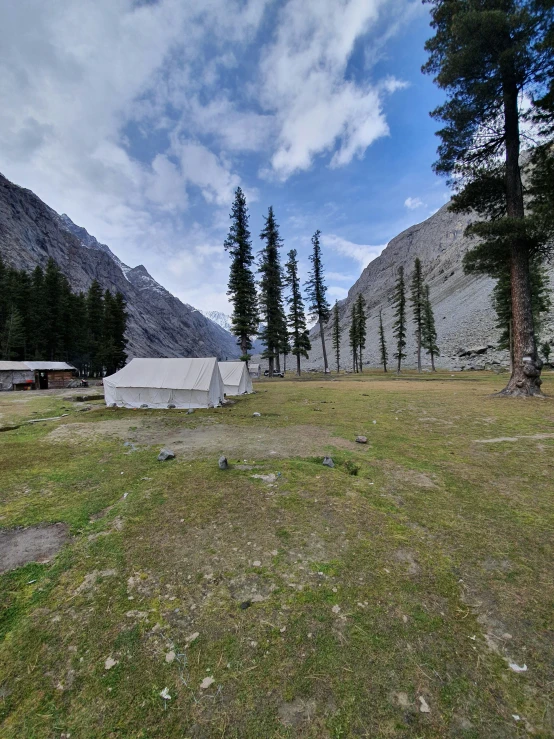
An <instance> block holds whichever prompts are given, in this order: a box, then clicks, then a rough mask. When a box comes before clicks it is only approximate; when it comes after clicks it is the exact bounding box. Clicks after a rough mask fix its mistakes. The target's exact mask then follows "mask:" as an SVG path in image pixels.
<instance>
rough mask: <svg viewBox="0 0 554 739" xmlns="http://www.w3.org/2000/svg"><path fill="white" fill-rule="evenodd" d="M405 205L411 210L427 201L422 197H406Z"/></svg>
mask: <svg viewBox="0 0 554 739" xmlns="http://www.w3.org/2000/svg"><path fill="white" fill-rule="evenodd" d="M404 205H405V206H406V208H408V209H409V210H416V209H417V208H421V207H423V206H425V203H424V202H423V200H421V199H420V198H406V200H405V201H404Z"/></svg>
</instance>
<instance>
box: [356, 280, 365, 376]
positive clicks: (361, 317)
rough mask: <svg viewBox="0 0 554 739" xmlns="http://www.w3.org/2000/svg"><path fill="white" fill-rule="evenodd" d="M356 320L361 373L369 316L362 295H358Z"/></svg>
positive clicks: (361, 370)
mask: <svg viewBox="0 0 554 739" xmlns="http://www.w3.org/2000/svg"><path fill="white" fill-rule="evenodd" d="M356 318H357V324H356V332H357V337H356V338H357V345H358V354H359V357H360V358H359V362H358V365H359V368H360V372H363V360H362V355H363V350H364V349H365V342H366V336H367V323H366V322H367V315H366V312H365V300H364V297H363V295H362V293H359V294H358V297H357V299H356Z"/></svg>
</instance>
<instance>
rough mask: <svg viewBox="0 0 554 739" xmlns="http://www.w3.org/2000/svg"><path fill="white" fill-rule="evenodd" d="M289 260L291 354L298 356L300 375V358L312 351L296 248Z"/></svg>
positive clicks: (287, 273) (306, 356)
mask: <svg viewBox="0 0 554 739" xmlns="http://www.w3.org/2000/svg"><path fill="white" fill-rule="evenodd" d="M287 256H288V258H289V260H288V262H287V263H286V264H285V275H286V276H285V281H286V284H287V286H288V287H289V289H290V295H289V298H288V300H287V303H288V305H289V314H288V324H289V327H290V329H291V331H290V334H291V352H290V353H291V354H294V356H295V357H296V374H297V375H298V376H300V374H301V367H300V358H301V357H305V358H306V359H307V358H308V352H309V351H310V349H311V348H312V347H311V344H310V336H309V332H308V329H307V327H306V316H305V314H304V301H303V300H302V293H301V290H300V280H299V278H298V261H297V258H296V257H297V254H296V249H291V251H289V253H288V255H287Z"/></svg>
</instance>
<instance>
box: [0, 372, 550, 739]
mask: <svg viewBox="0 0 554 739" xmlns="http://www.w3.org/2000/svg"><path fill="white" fill-rule="evenodd" d="M553 379H554V378H552V377H549V376H548V375H546V377H545V383H544V388H545V390H546V392H547V393H549V392H550V393H554V381H553ZM504 380H505V378H502V377H498V376H495V375H490V374H485V373H474V374H471V375H466V374H463V375H461V374H458V375H455V376H453V377H452V376H451V375H449V374H447V373H443V374H439V375H438V376H429V375H425V376H423V377H422V378H418V377H417V376H415V375H406V376H404V377H403V378H401V379H395V378H394V377H392V376H390V377H388V378H384V377H383V376H381V375H379V374H377V373H369V374H365V375H364V376H362V377H359V376H357V377H352V376H348V377H340V378H339V379H338V380H337V381H334V382H332V381H330V380H329V378H323V377H314V376H308V377H306V378H303V379H302V380H301V381H296V380H294V379H290V380H289V379H287V380H285V381H283V380H272V381H261V382H258V383H256V385H255V389H256V390H257V393H256V394H255V395H252V396H249V397H244V398H240V399H238V400H237V402H236V403H235V404H234V405H232V406H229V407H224V408H221V409H214V410H206V411H197V412H196V413H194V414H193V415H188V416H187V415H186V414H184V413H181V412H179V411H124V410H117V411H116V410H113V409H107V408H105V407H104V406H103V405H102V403H93V404H92V405H93V410H90V411H86V412H80V411H78V410H77V405H78V404H72V403H71V402H68V401H64V400H63V398H62V397H61V395H60V396H57V395H49V396H42V397H41V396H40V395H39V394H34V395H32V396H30V397H29V398H25V399H24V398H23V397H20V396H22V395H23V394H17V393H10V394H8V393H5V394H2V395H1V396H0V413H2V418H1V420H2V423H3V424H5V423H8V422H12V423H13V422H18V423H20V422H21V421H24V420H26V419H28V418H32V417H37V413H38V414H40V415H38V417H42V416H50V415H58V414H59V413H61V412H64V413H69V415H68V416H67V417H65V418H63V419H61V420H60V421H54V422H45V423H39V424H33V425H22V426H20V428H18V429H16V430H13V431H8V432H3V433H2V434H0V469H1V470H2V472H1V485H0V525H1V526H2V527H6V528H8V527H12V526H28V525H32V524H37V523H43V522H58V521H61V522H65V523H67V524H68V525H69V526H70V530H71V534H72V538H71V540H70V542H69V543H68V544H66V545H65V546H64V548H63V549H62V550H61V551H60V552H59V554H58V555H57V556H56V557H55V558H54V559H53V560H52V561H51V562H50V563H48V564H32V563H31V564H28V565H27V566H25V567H22V568H20V569H17V570H14V571H12V572H8V573H5V574H4V575H2V576H0V604H1V609H2V610H1V614H2V617H1V621H0V639H1V640H2V641H1V642H0V735H1V736H2V737H3V738H4V737H5V738H6V739H11V738H15V737H17V738H18V739H19V738H21V737H25V738H26V737H32V738H33V739H34V738H35V737H36V738H37V739H39V738H42V737H62V736H65V737H67V736H69V735H71V736H72V737H78V738H79V739H88V738H89V737H90V738H91V739H92V737H94V738H98V737H143V738H147V737H148V738H149V737H237V738H239V737H240V738H241V739H243V738H244V737H253V738H254V737H255V738H256V739H257V738H258V737H318V738H319V737H351V736H352V737H358V736H359V737H429V738H431V737H443V736H445V737H451V736H453V737H458V736H459V737H487V738H489V737H499V738H500V737H502V738H504V737H519V736H527V735H533V736H540V737H548V736H554V717H553V707H552V688H553V685H554V682H553V681H554V674H553V665H554V638H553V637H554V633H553V625H554V624H553V620H554V617H553V613H554V578H553V576H552V573H553V571H554V568H553V560H554V557H553V541H554V537H553V533H554V525H553V521H554V515H553V511H554V505H553V498H554V474H553V473H554V457H553V450H554V401H553V400H552V399H550V398H547V399H546V400H542V401H541V400H535V399H533V400H530V401H521V400H509V399H505V398H495V397H493V396H492V393H493V392H494V391H496V390H500V389H501V388H502V386H503V384H504ZM22 400H25V402H24V403H22V402H21V401H22ZM67 409H68V410H67ZM254 411H259V412H261V413H262V417H261V418H253V417H252V413H253V412H254ZM33 413H34V416H33ZM114 418H117V419H121V418H132V419H136V422H137V424H140V423H147V424H149V425H150V426H153V427H156V425H157V424H161V425H163V428H167V429H168V433H169V431H170V430H172V429H179V428H181V427H182V426H184V425H187V426H188V427H189V428H205V427H206V425H210V427H214V428H216V429H217V427H218V425H220V424H225V425H226V426H229V425H232V426H233V427H235V428H236V434H237V437H238V438H240V435H241V432H242V433H244V430H245V429H250V428H251V427H252V425H253V424H256V428H258V431H259V433H260V434H261V435H262V436H263V437H264V438H267V448H268V450H271V444H272V440H273V439H275V438H277V437H279V438H281V439H283V438H285V439H286V435H287V429H288V430H289V433H290V434H291V436H292V429H293V428H298V427H306V428H309V429H310V431H309V433H311V434H314V435H315V437H316V439H315V442H314V443H315V445H316V446H317V434H318V429H321V435H322V438H323V439H325V441H324V442H323V443H322V444H321V449H320V451H319V453H318V454H314V455H313V456H310V457H298V456H295V454H294V450H293V449H292V450H291V453H290V456H287V457H285V458H280V459H272V458H271V456H270V454H269V453H268V454H265V455H259V456H258V457H253V456H252V453H251V450H249V449H248V448H244V449H243V450H241V454H240V455H238V454H237V455H236V456H237V459H229V461H230V463H231V465H232V466H231V469H229V470H227V471H221V470H219V468H218V465H217V458H216V457H215V458H214V457H213V455H211V456H209V457H205V456H204V455H202V454H199V455H198V456H197V457H196V458H194V459H191V458H188V457H187V456H186V455H179V456H178V457H177V459H176V460H174V461H170V462H165V463H160V462H157V460H156V456H157V453H158V451H159V446H156V447H144V446H139V449H138V450H137V451H131V450H130V448H129V447H125V446H123V441H122V439H120V438H119V439H117V438H115V439H114V438H98V436H94V435H91V438H90V439H87V438H86V437H85V438H80V440H79V443H78V444H73V445H72V444H69V443H68V444H65V443H60V442H59V441H58V442H57V443H54V442H53V441H52V440H51V437H50V438H48V437H49V434H51V432H52V429H53V428H55V427H57V426H60V425H62V424H72V423H75V422H79V423H81V424H82V423H87V424H91V428H92V427H93V426H92V425H94V424H95V423H98V422H100V421H106V420H110V419H114ZM374 421H375V423H374ZM323 432H325V433H323ZM357 434H363V435H365V436H367V437H368V444H367V445H366V446H359V447H358V446H353V445H350V446H349V445H348V442H351V441H352V440H353V439H354V437H355V436H356V435H357ZM537 435H542V436H541V437H540V438H533V437H536V436H537ZM132 437H133V435H132V433H131V434H130V436H129V439H130V440H132ZM516 437H528V438H523V439H520V440H519V441H515V442H514V441H497V442H493V443H482V442H483V441H484V440H487V439H500V438H510V439H513V438H516ZM325 454H330V455H331V456H332V457H333V459H334V461H335V468H334V469H329V468H326V467H324V466H322V464H321V461H322V458H323V456H324V455H325ZM239 457H240V459H239ZM245 460H246V463H245ZM237 464H240V467H237ZM247 467H252V468H253V469H247ZM271 474H274V475H275V479H273V478H269V479H266V480H264V479H262V478H256V477H253V475H263V476H267V475H271ZM196 633H198V636H197V637H196V638H194V639H189V638H190V637H191V636H192V635H194V634H196ZM187 639H189V641H187ZM173 655H174V657H173ZM108 658H111V660H113V661H115V665H114V666H112V667H111V668H110V669H106V660H107V659H108ZM168 660H169V661H168ZM509 662H513V663H515V664H517V665H520V666H523V665H524V664H525V665H527V671H525V672H521V673H516V672H514V671H513V669H511V668H510V667H509ZM108 664H109V663H108ZM209 676H212V677H213V678H214V682H213V683H212V684H211V685H210V686H209V687H207V688H205V689H202V688H201V687H200V685H201V683H202V681H203V680H204V678H206V677H209ZM164 688H167V693H168V694H169V695H170V696H171V699H169V700H164V699H163V698H162V697H161V696H160V693H161V692H162V691H163V689H164ZM421 699H423V701H424V703H423V702H422V700H421ZM425 706H428V708H429V712H422V711H421V708H424V707H425ZM514 715H515V716H518V717H519V720H517V719H515V718H514Z"/></svg>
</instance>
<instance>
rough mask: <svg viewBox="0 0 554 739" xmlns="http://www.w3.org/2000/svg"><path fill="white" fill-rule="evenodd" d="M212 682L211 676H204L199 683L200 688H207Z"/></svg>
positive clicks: (213, 680)
mask: <svg viewBox="0 0 554 739" xmlns="http://www.w3.org/2000/svg"><path fill="white" fill-rule="evenodd" d="M214 683H215V679H214V678H213V677H205V678H204V679H203V680H202V682H201V683H200V690H206V688H209V687H210V685H213V684H214Z"/></svg>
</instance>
